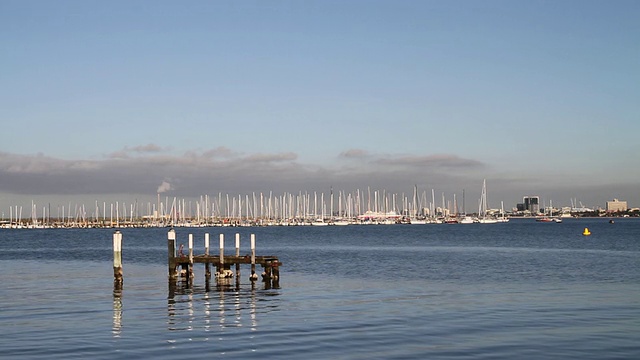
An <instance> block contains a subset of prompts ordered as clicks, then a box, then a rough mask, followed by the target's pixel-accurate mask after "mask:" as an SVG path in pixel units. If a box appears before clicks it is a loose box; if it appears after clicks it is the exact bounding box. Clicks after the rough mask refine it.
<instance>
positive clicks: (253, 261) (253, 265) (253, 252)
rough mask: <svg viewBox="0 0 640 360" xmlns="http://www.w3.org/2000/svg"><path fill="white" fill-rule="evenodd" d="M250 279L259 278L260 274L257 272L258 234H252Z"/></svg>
mask: <svg viewBox="0 0 640 360" xmlns="http://www.w3.org/2000/svg"><path fill="white" fill-rule="evenodd" d="M249 280H251V281H254V280H258V274H256V234H251V276H249Z"/></svg>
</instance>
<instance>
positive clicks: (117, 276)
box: [113, 230, 123, 285]
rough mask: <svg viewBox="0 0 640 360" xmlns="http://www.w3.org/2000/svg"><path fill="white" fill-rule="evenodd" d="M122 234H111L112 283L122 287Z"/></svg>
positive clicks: (118, 232) (116, 232) (117, 232)
mask: <svg viewBox="0 0 640 360" xmlns="http://www.w3.org/2000/svg"><path fill="white" fill-rule="evenodd" d="M122 276H123V273H122V233H120V231H119V230H116V231H115V232H114V233H113V281H114V285H122V280H123V279H122Z"/></svg>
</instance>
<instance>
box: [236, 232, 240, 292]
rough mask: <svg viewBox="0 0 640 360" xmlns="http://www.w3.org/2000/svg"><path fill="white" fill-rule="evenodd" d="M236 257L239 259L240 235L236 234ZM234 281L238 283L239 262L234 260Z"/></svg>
mask: <svg viewBox="0 0 640 360" xmlns="http://www.w3.org/2000/svg"><path fill="white" fill-rule="evenodd" d="M236 257H238V258H239V257H240V234H238V233H236ZM236 281H240V261H239V259H236Z"/></svg>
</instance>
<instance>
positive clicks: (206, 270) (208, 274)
mask: <svg viewBox="0 0 640 360" xmlns="http://www.w3.org/2000/svg"><path fill="white" fill-rule="evenodd" d="M204 254H205V255H206V256H209V233H206V234H204ZM204 276H205V277H206V278H207V279H208V278H211V265H210V264H209V261H208V260H207V262H206V263H205V264H204Z"/></svg>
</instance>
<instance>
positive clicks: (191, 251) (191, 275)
mask: <svg viewBox="0 0 640 360" xmlns="http://www.w3.org/2000/svg"><path fill="white" fill-rule="evenodd" d="M193 276H194V275H193V234H189V266H188V268H187V278H188V279H191V278H193Z"/></svg>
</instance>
